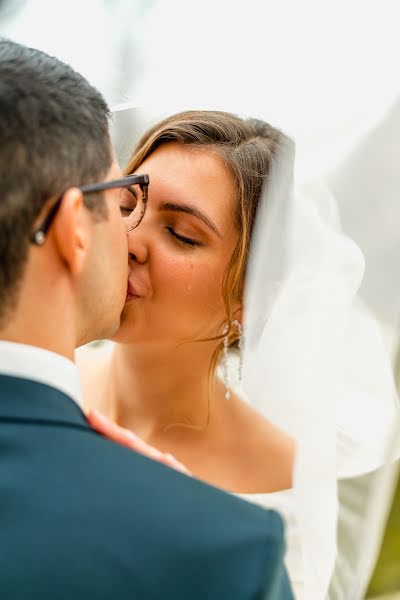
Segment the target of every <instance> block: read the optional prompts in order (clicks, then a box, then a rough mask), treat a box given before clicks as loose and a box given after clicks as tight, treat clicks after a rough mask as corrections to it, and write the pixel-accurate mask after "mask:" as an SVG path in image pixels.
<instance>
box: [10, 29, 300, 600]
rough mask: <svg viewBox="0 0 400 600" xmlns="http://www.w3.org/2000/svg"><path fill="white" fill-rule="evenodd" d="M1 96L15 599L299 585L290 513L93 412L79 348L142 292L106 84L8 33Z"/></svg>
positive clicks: (216, 593) (263, 590) (221, 593)
mask: <svg viewBox="0 0 400 600" xmlns="http://www.w3.org/2000/svg"><path fill="white" fill-rule="evenodd" d="M0 111H1V118H0V249H1V257H0V598H4V600H6V599H7V600H12V599H14V598H15V599H17V598H18V600H31V599H41V600H44V599H47V598H52V599H57V600H63V599H67V598H68V599H69V600H70V599H72V598H74V599H80V598H85V599H86V600H89V599H91V598H93V599H96V600H102V599H109V598H137V599H140V600H147V599H149V600H150V599H152V600H153V599H156V598H160V599H163V600H197V599H198V600H200V599H205V598H207V599H208V600H235V599H238V600H239V599H249V600H250V599H252V600H256V599H258V600H261V599H270V600H277V599H282V600H286V599H290V598H292V594H291V591H290V586H289V584H288V579H287V575H286V572H285V570H284V567H283V552H284V543H283V527H282V521H281V519H280V517H279V516H278V515H277V514H276V513H275V512H273V511H264V510H263V509H261V508H258V507H256V506H254V505H251V504H249V503H246V502H244V501H242V500H239V499H238V498H235V497H234V496H230V495H228V494H225V493H223V492H222V491H219V490H217V489H215V488H213V487H211V486H208V485H206V484H203V483H201V482H200V481H198V480H196V479H192V478H188V477H186V476H185V475H182V474H181V473H179V472H176V471H174V470H172V469H170V468H168V467H166V466H165V465H162V464H160V463H157V462H154V461H152V460H150V459H148V458H146V457H144V456H142V455H140V454H136V453H134V452H132V451H130V450H128V449H127V448H123V447H120V446H118V445H116V444H114V443H113V442H111V441H109V440H106V439H105V438H103V437H101V436H99V435H98V434H96V433H95V432H94V431H93V430H91V429H90V427H89V426H88V424H87V422H86V420H85V417H84V415H83V413H82V411H81V408H80V401H81V391H80V385H79V376H78V373H77V369H76V367H75V366H74V364H73V362H72V361H73V356H74V348H75V346H77V345H80V344H84V343H86V342H88V341H90V340H92V339H96V338H101V337H109V336H111V335H112V334H113V333H114V332H115V331H116V330H117V328H118V326H119V319H120V314H121V311H122V308H123V305H124V302H125V299H126V294H127V278H128V254H127V241H126V229H125V224H124V222H123V221H122V219H121V216H120V211H119V197H120V193H121V186H123V185H126V182H125V183H124V182H121V181H118V180H119V179H120V178H121V171H120V169H119V167H118V164H117V163H116V161H115V158H114V154H113V152H112V149H111V145H110V139H109V134H108V116H109V113H108V108H107V106H106V104H105V102H104V100H103V98H102V97H101V96H100V94H99V93H98V92H97V91H96V90H95V89H93V88H92V87H91V86H90V85H89V84H88V83H87V82H86V81H85V79H83V78H82V77H81V76H80V75H78V74H77V73H75V72H74V71H73V70H72V69H71V68H70V67H68V66H66V65H65V64H63V63H61V62H60V61H58V60H57V59H55V58H51V57H49V56H47V55H46V54H44V53H42V52H39V51H37V50H32V49H29V48H26V47H23V46H20V45H18V44H15V43H13V42H10V41H6V40H0ZM104 182H108V185H107V186H104V185H102V184H103V183H104ZM88 184H89V185H88ZM91 184H100V185H94V187H93V186H92V187H90V186H91ZM80 186H86V187H85V188H84V190H85V193H83V191H82V189H80ZM98 188H100V189H102V190H103V191H93V190H98ZM104 188H106V189H104ZM88 189H89V190H91V192H90V193H89V192H88Z"/></svg>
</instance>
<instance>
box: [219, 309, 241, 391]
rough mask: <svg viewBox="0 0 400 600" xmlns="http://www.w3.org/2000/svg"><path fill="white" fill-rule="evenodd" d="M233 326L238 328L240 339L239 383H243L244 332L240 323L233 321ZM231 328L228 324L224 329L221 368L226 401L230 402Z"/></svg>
mask: <svg viewBox="0 0 400 600" xmlns="http://www.w3.org/2000/svg"><path fill="white" fill-rule="evenodd" d="M232 326H234V327H236V329H237V332H238V334H239V339H238V348H239V381H241V379H242V366H243V331H242V326H241V324H240V323H239V321H236V320H235V321H232ZM229 330H230V328H229V326H228V324H226V325H225V327H224V329H223V332H222V333H223V336H224V348H223V351H222V363H221V367H222V376H223V381H224V385H225V398H226V400H229V399H230V397H231V390H230V388H231V380H230V373H229V362H228V346H229V340H228V333H229Z"/></svg>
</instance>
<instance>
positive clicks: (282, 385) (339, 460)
mask: <svg viewBox="0 0 400 600" xmlns="http://www.w3.org/2000/svg"><path fill="white" fill-rule="evenodd" d="M163 116H164V115H163ZM157 120H158V119H157ZM149 124H150V123H149V122H148V121H147V122H146V123H145V124H144V125H143V122H142V121H141V111H140V110H138V109H135V108H134V107H133V106H129V104H124V105H120V106H119V107H117V108H116V109H115V111H114V115H113V138H114V143H115V145H116V149H117V155H119V159H120V162H121V166H123V165H124V164H125V163H126V160H127V158H128V156H129V153H130V151H131V150H132V148H133V145H134V141H135V139H137V137H138V133H142V132H143V130H144V129H145V128H147V126H148V125H149ZM294 155H295V151H294V144H292V143H290V142H288V143H287V144H285V145H284V146H282V147H281V148H280V152H279V154H278V156H277V157H276V160H275V162H274V164H273V168H272V170H271V173H270V175H269V177H268V181H267V182H266V183H267V185H266V186H265V190H264V194H263V198H262V199H261V201H260V205H259V208H258V211H257V219H256V223H255V226H254V229H253V233H252V242H251V248H250V254H249V262H248V268H247V273H246V285H245V302H244V336H245V343H244V356H243V380H242V385H241V390H242V391H243V393H244V396H245V397H246V399H247V400H248V402H250V403H251V404H252V405H253V406H254V407H255V408H256V409H257V410H259V412H260V413H262V414H263V415H264V417H266V418H267V419H269V420H270V421H271V422H272V423H274V424H275V425H277V426H278V427H280V428H281V429H283V430H284V431H286V432H287V433H288V434H290V435H291V436H292V437H293V438H294V439H295V441H296V443H297V459H296V465H295V472H294V484H293V490H292V493H293V496H294V506H295V510H296V518H297V521H298V530H299V535H300V538H301V547H302V560H303V570H304V598H306V599H307V600H321V599H322V598H326V597H327V594H328V588H329V585H330V581H331V578H332V575H333V572H334V566H335V562H336V563H337V551H338V549H337V540H336V532H337V517H338V510H339V515H340V511H341V507H340V503H338V493H337V482H338V480H340V479H341V478H349V477H356V476H360V475H364V474H366V473H371V472H373V471H374V470H376V469H378V468H379V467H380V466H382V465H383V464H384V463H385V462H386V460H387V456H388V455H387V445H386V444H385V440H387V439H388V435H389V432H391V431H392V428H393V423H394V421H395V419H396V417H397V410H398V409H397V398H396V395H395V392H394V385H393V378H392V372H391V368H390V361H389V360H388V357H387V356H386V352H385V350H384V347H383V344H381V340H380V333H379V328H378V326H377V324H376V322H375V320H374V318H373V317H372V316H371V314H370V313H369V311H368V309H367V308H366V307H365V306H364V304H363V302H362V299H361V298H360V295H359V288H360V285H361V283H362V280H363V276H364V269H365V262H364V257H363V254H362V252H361V251H360V249H359V247H358V246H357V245H356V244H355V243H354V242H353V241H352V240H351V239H350V238H349V237H347V236H345V235H344V234H343V232H342V231H341V227H340V220H339V217H338V211H337V206H336V203H335V199H334V197H333V195H332V193H331V191H330V190H329V188H328V187H327V185H326V184H325V183H324V182H323V181H317V180H315V181H310V182H308V183H305V184H304V183H303V184H302V185H301V186H296V185H295V182H294V176H293V172H294ZM150 185H151V184H150ZM372 366H373V369H371V367H372ZM364 375H365V376H364ZM352 527H353V523H350V525H349V530H350V535H351V528H352ZM355 532H356V534H358V533H359V532H360V529H359V528H358V529H357V528H356V529H355ZM347 533H349V532H347ZM339 550H340V548H339ZM360 560H361V557H360Z"/></svg>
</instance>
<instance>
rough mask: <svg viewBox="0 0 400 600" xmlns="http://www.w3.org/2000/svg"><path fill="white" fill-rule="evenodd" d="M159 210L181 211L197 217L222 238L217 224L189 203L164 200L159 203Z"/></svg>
mask: <svg viewBox="0 0 400 600" xmlns="http://www.w3.org/2000/svg"><path fill="white" fill-rule="evenodd" d="M160 210H165V211H170V212H183V213H185V214H187V215H192V216H193V217H197V218H198V219H200V220H201V221H203V223H205V224H206V225H207V227H209V228H210V229H211V230H212V231H213V232H214V233H216V234H217V235H218V237H220V238H221V239H222V235H221V234H220V232H219V231H218V229H217V226H216V225H215V224H214V223H213V221H211V219H210V218H209V217H207V215H206V214H205V213H203V211H201V210H200V209H199V208H197V207H195V206H192V205H191V204H175V203H174V202H164V203H163V204H161V205H160Z"/></svg>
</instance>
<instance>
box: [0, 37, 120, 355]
mask: <svg viewBox="0 0 400 600" xmlns="http://www.w3.org/2000/svg"><path fill="white" fill-rule="evenodd" d="M0 115H1V118H0V334H1V333H2V332H4V331H8V330H9V329H10V324H11V328H12V327H13V326H14V325H15V328H16V331H19V329H18V327H20V329H21V328H23V327H25V328H28V329H29V328H32V329H33V330H34V331H33V332H32V336H31V337H33V338H35V336H36V337H37V336H38V335H39V336H40V326H42V327H43V328H44V329H45V328H46V323H41V324H39V323H36V322H35V315H34V314H31V313H33V312H34V311H39V312H41V310H42V308H41V307H43V303H47V314H48V316H49V318H50V320H51V316H52V315H56V314H57V311H58V310H59V308H61V309H62V314H63V315H64V317H65V320H68V319H72V323H66V322H60V324H59V325H60V327H65V326H67V327H69V328H70V332H72V331H73V335H74V336H75V338H76V339H75V340H74V343H76V344H77V345H78V344H80V343H84V342H86V341H89V340H90V339H94V338H98V337H102V336H109V335H112V334H113V333H114V332H115V330H116V329H117V327H118V325H119V317H120V313H121V311H122V308H123V304H124V301H125V297H126V290H127V275H128V254H127V242H126V232H125V228H124V225H123V222H122V219H121V217H120V211H119V194H120V189H112V190H107V191H104V192H96V193H90V194H84V195H83V194H82V192H81V191H80V190H79V189H78V188H79V186H82V185H84V184H91V183H100V182H104V181H106V180H111V179H116V178H118V177H120V176H121V171H120V169H119V167H118V165H117V163H116V161H115V158H114V154H113V151H112V147H111V144H110V138H109V131H108V118H109V109H108V107H107V105H106V103H105V101H104V99H103V98H102V96H101V95H100V94H99V92H98V91H97V90H95V89H94V88H93V87H92V86H91V85H89V83H88V82H87V81H86V80H85V79H84V78H83V77H82V76H81V75H79V74H78V73H76V72H75V71H74V70H73V69H71V68H70V67H69V66H67V65H65V64H64V63H62V62H61V61H59V60H57V59H56V58H53V57H50V56H48V55H47V54H45V53H43V52H40V51H38V50H33V49H31V48H26V47H24V46H21V45H19V44H16V43H13V42H11V41H7V40H1V39H0ZM57 200H59V202H58V204H57V210H56V212H55V215H54V217H53V219H52V220H51V224H50V226H49V227H47V229H45V230H43V231H45V233H43V232H40V229H41V227H42V225H43V222H46V219H48V216H49V214H51V211H52V207H54V206H55V204H56V203H57ZM38 231H39V235H37V236H36V238H35V237H34V233H35V232H38ZM57 303H58V305H57ZM60 305H61V306H60ZM42 317H43V314H36V320H38V319H40V318H42ZM35 328H37V331H36V329H35ZM25 333H27V332H26V331H25ZM71 335H72V334H71ZM28 337H29V336H28ZM21 341H23V340H21Z"/></svg>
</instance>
